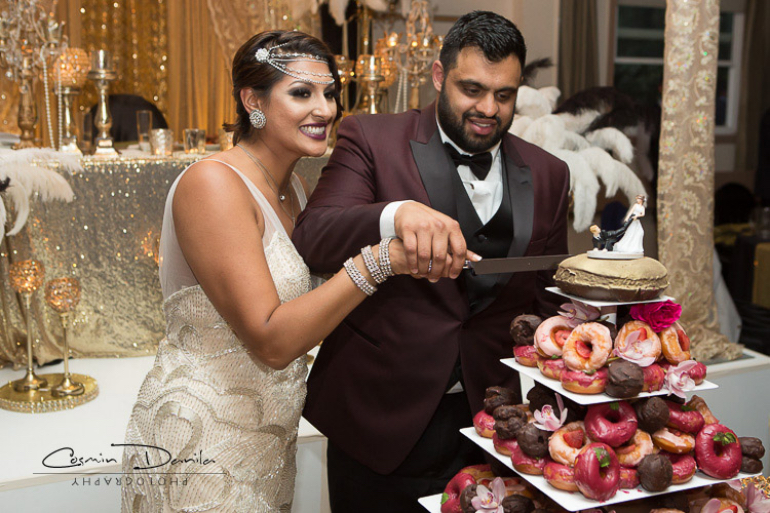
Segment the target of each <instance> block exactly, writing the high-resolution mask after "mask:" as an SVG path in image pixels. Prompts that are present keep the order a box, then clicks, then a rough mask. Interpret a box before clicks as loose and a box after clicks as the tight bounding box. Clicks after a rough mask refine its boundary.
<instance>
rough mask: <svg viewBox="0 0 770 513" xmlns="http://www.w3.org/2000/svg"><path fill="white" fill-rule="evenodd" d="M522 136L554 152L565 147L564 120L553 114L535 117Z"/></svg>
mask: <svg viewBox="0 0 770 513" xmlns="http://www.w3.org/2000/svg"><path fill="white" fill-rule="evenodd" d="M521 138H522V139H524V140H525V141H528V142H531V143H532V144H535V145H537V146H540V147H541V148H543V149H544V150H545V151H548V152H551V153H553V150H558V149H561V148H563V147H564V121H562V120H561V119H560V118H559V117H558V116H554V115H552V114H549V115H547V116H543V117H541V118H538V119H535V120H534V121H533V122H532V123H531V124H530V125H529V127H527V129H526V130H525V131H524V135H522V136H521Z"/></svg>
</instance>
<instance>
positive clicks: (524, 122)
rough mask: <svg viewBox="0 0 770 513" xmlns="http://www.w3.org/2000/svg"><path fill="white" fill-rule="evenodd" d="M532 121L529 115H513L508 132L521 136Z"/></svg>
mask: <svg viewBox="0 0 770 513" xmlns="http://www.w3.org/2000/svg"><path fill="white" fill-rule="evenodd" d="M532 121H533V119H532V118H531V117H529V116H514V118H513V123H511V128H509V129H508V132H510V133H512V134H513V135H515V136H518V137H521V136H522V135H524V132H525V131H526V130H527V128H529V125H531V124H532Z"/></svg>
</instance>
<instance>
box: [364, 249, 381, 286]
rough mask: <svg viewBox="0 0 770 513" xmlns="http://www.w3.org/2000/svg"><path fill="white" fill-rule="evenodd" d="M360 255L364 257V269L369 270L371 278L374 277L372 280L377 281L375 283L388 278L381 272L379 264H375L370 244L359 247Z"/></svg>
mask: <svg viewBox="0 0 770 513" xmlns="http://www.w3.org/2000/svg"><path fill="white" fill-rule="evenodd" d="M361 256H362V257H363V258H364V265H366V270H367V271H369V274H371V275H372V278H374V281H375V282H376V283H377V285H379V284H380V283H383V282H384V281H385V280H387V279H388V277H387V276H385V273H383V272H382V270H381V269H380V266H379V265H377V261H376V260H375V259H374V253H373V252H372V247H371V246H366V247H365V248H361Z"/></svg>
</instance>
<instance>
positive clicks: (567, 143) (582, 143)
mask: <svg viewBox="0 0 770 513" xmlns="http://www.w3.org/2000/svg"><path fill="white" fill-rule="evenodd" d="M590 147H591V143H589V142H588V141H586V138H585V137H583V136H582V135H580V134H576V133H575V132H570V131H568V130H565V131H564V149H565V150H569V151H580V150H585V149H586V148H590Z"/></svg>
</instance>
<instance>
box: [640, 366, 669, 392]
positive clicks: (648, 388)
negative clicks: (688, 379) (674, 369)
mask: <svg viewBox="0 0 770 513" xmlns="http://www.w3.org/2000/svg"><path fill="white" fill-rule="evenodd" d="M642 372H643V373H644V387H643V388H642V392H657V391H658V390H660V389H661V388H663V381H664V380H665V378H666V371H664V370H663V369H662V368H661V367H660V365H658V364H657V363H653V364H652V365H649V366H647V367H642Z"/></svg>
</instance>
